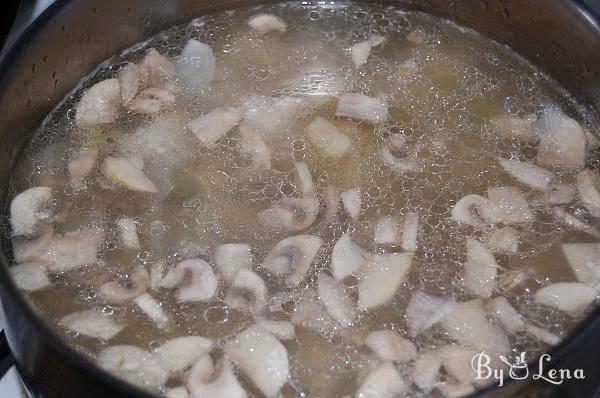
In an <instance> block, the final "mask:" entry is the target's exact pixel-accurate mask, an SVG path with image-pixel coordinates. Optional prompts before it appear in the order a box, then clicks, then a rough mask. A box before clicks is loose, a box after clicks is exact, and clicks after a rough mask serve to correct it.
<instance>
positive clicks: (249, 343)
mask: <svg viewBox="0 0 600 398" xmlns="http://www.w3.org/2000/svg"><path fill="white" fill-rule="evenodd" d="M223 351H224V352H225V354H226V355H228V356H229V357H230V358H231V359H233V360H234V361H235V362H236V364H237V366H238V368H239V369H241V370H242V372H244V373H245V374H246V376H248V378H249V379H250V380H252V382H253V383H254V384H255V385H256V386H257V387H258V388H259V389H260V390H261V391H262V393H263V394H265V395H266V396H267V397H274V396H275V395H277V394H278V393H279V390H280V389H281V387H282V386H283V385H284V384H285V383H286V382H287V381H288V377H289V374H290V372H289V361H288V355H287V351H286V349H285V347H284V346H283V345H282V344H281V343H280V342H279V340H277V338H276V337H275V336H273V335H272V334H271V333H269V332H267V331H265V330H264V329H262V328H260V327H257V326H251V327H249V328H248V329H246V330H244V331H243V332H241V333H239V334H238V335H237V336H236V337H235V338H234V339H233V340H231V341H230V342H228V343H227V344H226V345H225V348H224V349H223Z"/></svg>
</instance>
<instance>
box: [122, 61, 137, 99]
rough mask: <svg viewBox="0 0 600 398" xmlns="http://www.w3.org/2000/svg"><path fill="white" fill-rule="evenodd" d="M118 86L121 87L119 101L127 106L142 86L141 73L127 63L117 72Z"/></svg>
mask: <svg viewBox="0 0 600 398" xmlns="http://www.w3.org/2000/svg"><path fill="white" fill-rule="evenodd" d="M119 84H120V87H121V100H122V101H123V105H125V106H127V105H129V104H130V103H131V101H133V99H134V98H135V96H136V95H137V93H138V91H139V90H140V86H141V84H142V73H141V70H140V67H139V66H137V65H136V64H133V63H129V64H127V65H125V66H124V67H123V69H121V71H120V72H119Z"/></svg>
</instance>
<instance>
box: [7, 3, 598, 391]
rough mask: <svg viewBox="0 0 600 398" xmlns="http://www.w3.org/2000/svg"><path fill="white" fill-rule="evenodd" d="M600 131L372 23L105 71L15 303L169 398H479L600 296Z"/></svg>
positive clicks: (457, 37) (477, 39)
mask: <svg viewBox="0 0 600 398" xmlns="http://www.w3.org/2000/svg"><path fill="white" fill-rule="evenodd" d="M597 127H598V126H597V125H596V124H595V123H594V120H593V119H592V118H591V117H590V116H589V115H588V114H587V113H586V111H585V109H584V108H583V107H581V106H579V105H578V104H577V103H576V101H575V100H574V99H573V98H572V97H571V96H570V94H569V93H568V92H566V91H565V90H564V89H563V88H561V87H560V86H559V85H557V83H556V82H555V81H553V80H552V79H550V78H549V77H548V76H547V75H545V74H544V73H543V72H542V71H540V70H538V69H537V68H536V67H534V66H533V65H531V64H530V63H528V62H527V61H525V60H524V59H523V58H521V57H519V56H518V55H517V54H515V53H514V52H513V51H512V50H511V49H509V48H507V47H505V46H502V45H499V44H498V43H496V42H493V41H491V40H490V39H487V38H485V37H483V36H481V35H479V34H478V33H476V32H474V31H472V30H469V29H465V28H463V27H460V26H457V25H455V24H453V23H450V22H448V21H446V20H443V19H439V18H437V17H433V16H430V15H427V14H423V13H419V12H412V11H405V10H400V9H397V8H393V7H383V6H377V5H366V4H360V3H339V4H338V3H337V2H336V3H335V4H328V5H319V6H309V5H302V4H301V3H299V2H298V3H282V4H276V5H270V6H263V7H254V8H241V9H237V10H235V11H226V12H220V13H216V14H211V15H207V16H204V17H201V18H198V19H195V20H193V21H191V22H189V23H186V24H184V25H181V26H177V27H174V28H171V29H168V30H165V31H163V32H161V33H159V34H157V35H155V36H153V37H151V38H149V39H148V40H147V41H145V42H143V43H139V44H137V45H135V46H133V47H131V48H130V49H128V50H126V51H124V52H123V53H121V54H119V55H115V56H114V57H112V58H110V59H109V60H108V61H106V62H104V63H103V64H101V65H100V66H98V68H97V69H96V70H95V71H94V72H92V73H91V74H90V75H89V76H87V77H85V78H84V79H83V80H82V81H81V83H80V85H78V87H77V88H76V89H75V90H74V91H73V92H72V93H70V94H69V95H68V96H67V97H66V98H65V99H64V100H63V101H62V102H61V104H60V105H59V106H58V107H57V108H56V109H55V110H54V111H53V112H52V113H51V114H50V115H49V116H48V117H47V119H46V120H45V122H44V123H43V124H42V126H41V127H40V128H39V130H38V131H37V132H36V134H35V136H34V138H33V139H32V141H31V143H30V145H29V146H28V148H27V150H26V151H25V153H24V155H23V156H22V158H21V159H20V161H19V162H18V164H17V169H16V172H15V174H14V178H13V182H12V197H13V201H12V203H11V206H10V224H11V231H12V232H11V234H12V235H11V236H12V241H13V254H14V256H13V258H14V266H13V267H12V268H11V272H12V275H13V277H14V279H15V282H16V283H17V284H18V286H19V287H20V289H21V290H22V291H23V294H25V295H26V297H27V299H28V301H29V302H30V303H31V304H32V306H33V307H34V308H35V309H36V311H37V312H38V313H39V315H40V316H41V317H42V318H43V319H45V320H46V321H47V322H48V323H49V324H50V325H52V327H53V328H54V329H56V331H57V332H58V333H59V334H60V335H61V336H62V338H63V339H64V341H65V342H66V343H67V344H69V345H71V346H73V347H75V348H76V349H77V350H79V351H81V352H82V353H84V354H85V355H86V356H89V358H90V360H91V361H93V362H95V363H97V364H98V365H99V366H100V367H101V368H103V369H105V370H107V371H109V372H111V373H113V374H115V375H117V376H118V377H121V378H124V379H126V380H128V381H130V382H131V383H133V384H135V385H137V386H140V387H141V388H143V389H145V390H148V391H151V392H154V393H156V394H158V395H160V396H164V397H173V398H175V397H192V398H201V397H213V398H219V397H228V398H237V397H246V396H248V397H265V396H267V397H300V396H302V397H342V396H356V397H400V396H411V397H421V396H423V397H425V396H436V397H456V396H463V395H467V394H469V393H471V392H473V391H476V390H477V389H480V388H482V387H484V386H485V385H487V383H489V382H491V381H486V380H476V379H475V374H474V372H473V370H472V368H471V358H472V357H473V355H475V354H477V353H480V352H482V351H484V352H485V353H486V354H488V355H489V356H490V358H491V366H493V367H498V368H500V367H503V366H505V365H504V363H503V361H501V360H500V357H501V356H502V357H505V358H506V359H507V360H508V361H510V362H513V361H514V360H515V358H516V357H517V356H518V355H519V354H520V353H521V352H522V351H527V358H528V359H533V358H534V357H535V356H536V355H540V354H542V353H544V352H546V351H548V350H549V349H550V348H551V346H553V345H556V344H558V343H559V342H560V341H561V339H562V338H564V337H565V336H566V334H567V333H568V332H569V331H570V330H571V329H572V328H573V327H574V326H575V325H576V324H577V323H578V322H580V321H581V320H582V319H583V317H584V316H585V314H586V313H587V312H588V311H589V310H590V309H591V308H592V307H593V306H594V304H595V303H597V301H598V291H599V288H600V265H599V264H600V246H598V245H597V243H596V242H597V241H598V239H599V238H600V231H599V230H598V229H597V225H598V224H597V223H596V220H597V217H598V216H600V194H599V192H598V188H599V187H600V181H599V179H598V172H597V168H598V166H599V165H598V163H597V161H595V160H594V159H595V158H594V156H592V155H593V153H594V150H595V148H596V147H597V146H598V141H597V140H596V138H595V137H596V134H597V132H598V128H597Z"/></svg>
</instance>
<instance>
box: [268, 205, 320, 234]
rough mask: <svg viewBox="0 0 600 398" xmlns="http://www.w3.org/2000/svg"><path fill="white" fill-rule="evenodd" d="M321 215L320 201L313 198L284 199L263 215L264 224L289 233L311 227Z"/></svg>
mask: <svg viewBox="0 0 600 398" xmlns="http://www.w3.org/2000/svg"><path fill="white" fill-rule="evenodd" d="M318 213H319V200H318V199H317V198H315V197H312V198H282V199H279V200H276V201H275V202H273V204H272V205H271V207H270V208H269V209H267V210H265V211H263V212H262V213H260V215H259V217H261V219H262V222H263V223H265V224H267V225H270V226H273V227H276V228H283V229H285V230H287V231H296V232H297V231H302V230H303V229H306V228H308V227H310V226H311V225H312V224H313V223H314V222H315V220H316V218H317V214H318Z"/></svg>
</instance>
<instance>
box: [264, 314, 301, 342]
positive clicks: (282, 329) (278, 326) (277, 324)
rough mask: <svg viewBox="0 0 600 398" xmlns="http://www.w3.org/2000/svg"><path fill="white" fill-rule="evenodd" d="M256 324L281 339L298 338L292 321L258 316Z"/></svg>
mask: <svg viewBox="0 0 600 398" xmlns="http://www.w3.org/2000/svg"><path fill="white" fill-rule="evenodd" d="M256 324H257V325H258V326H260V327H261V328H263V329H264V330H266V331H267V332H269V333H271V334H272V335H273V336H275V337H277V338H278V339H279V340H293V339H295V338H296V331H295V330H294V324H293V323H292V322H289V321H273V320H270V319H265V318H256Z"/></svg>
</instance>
